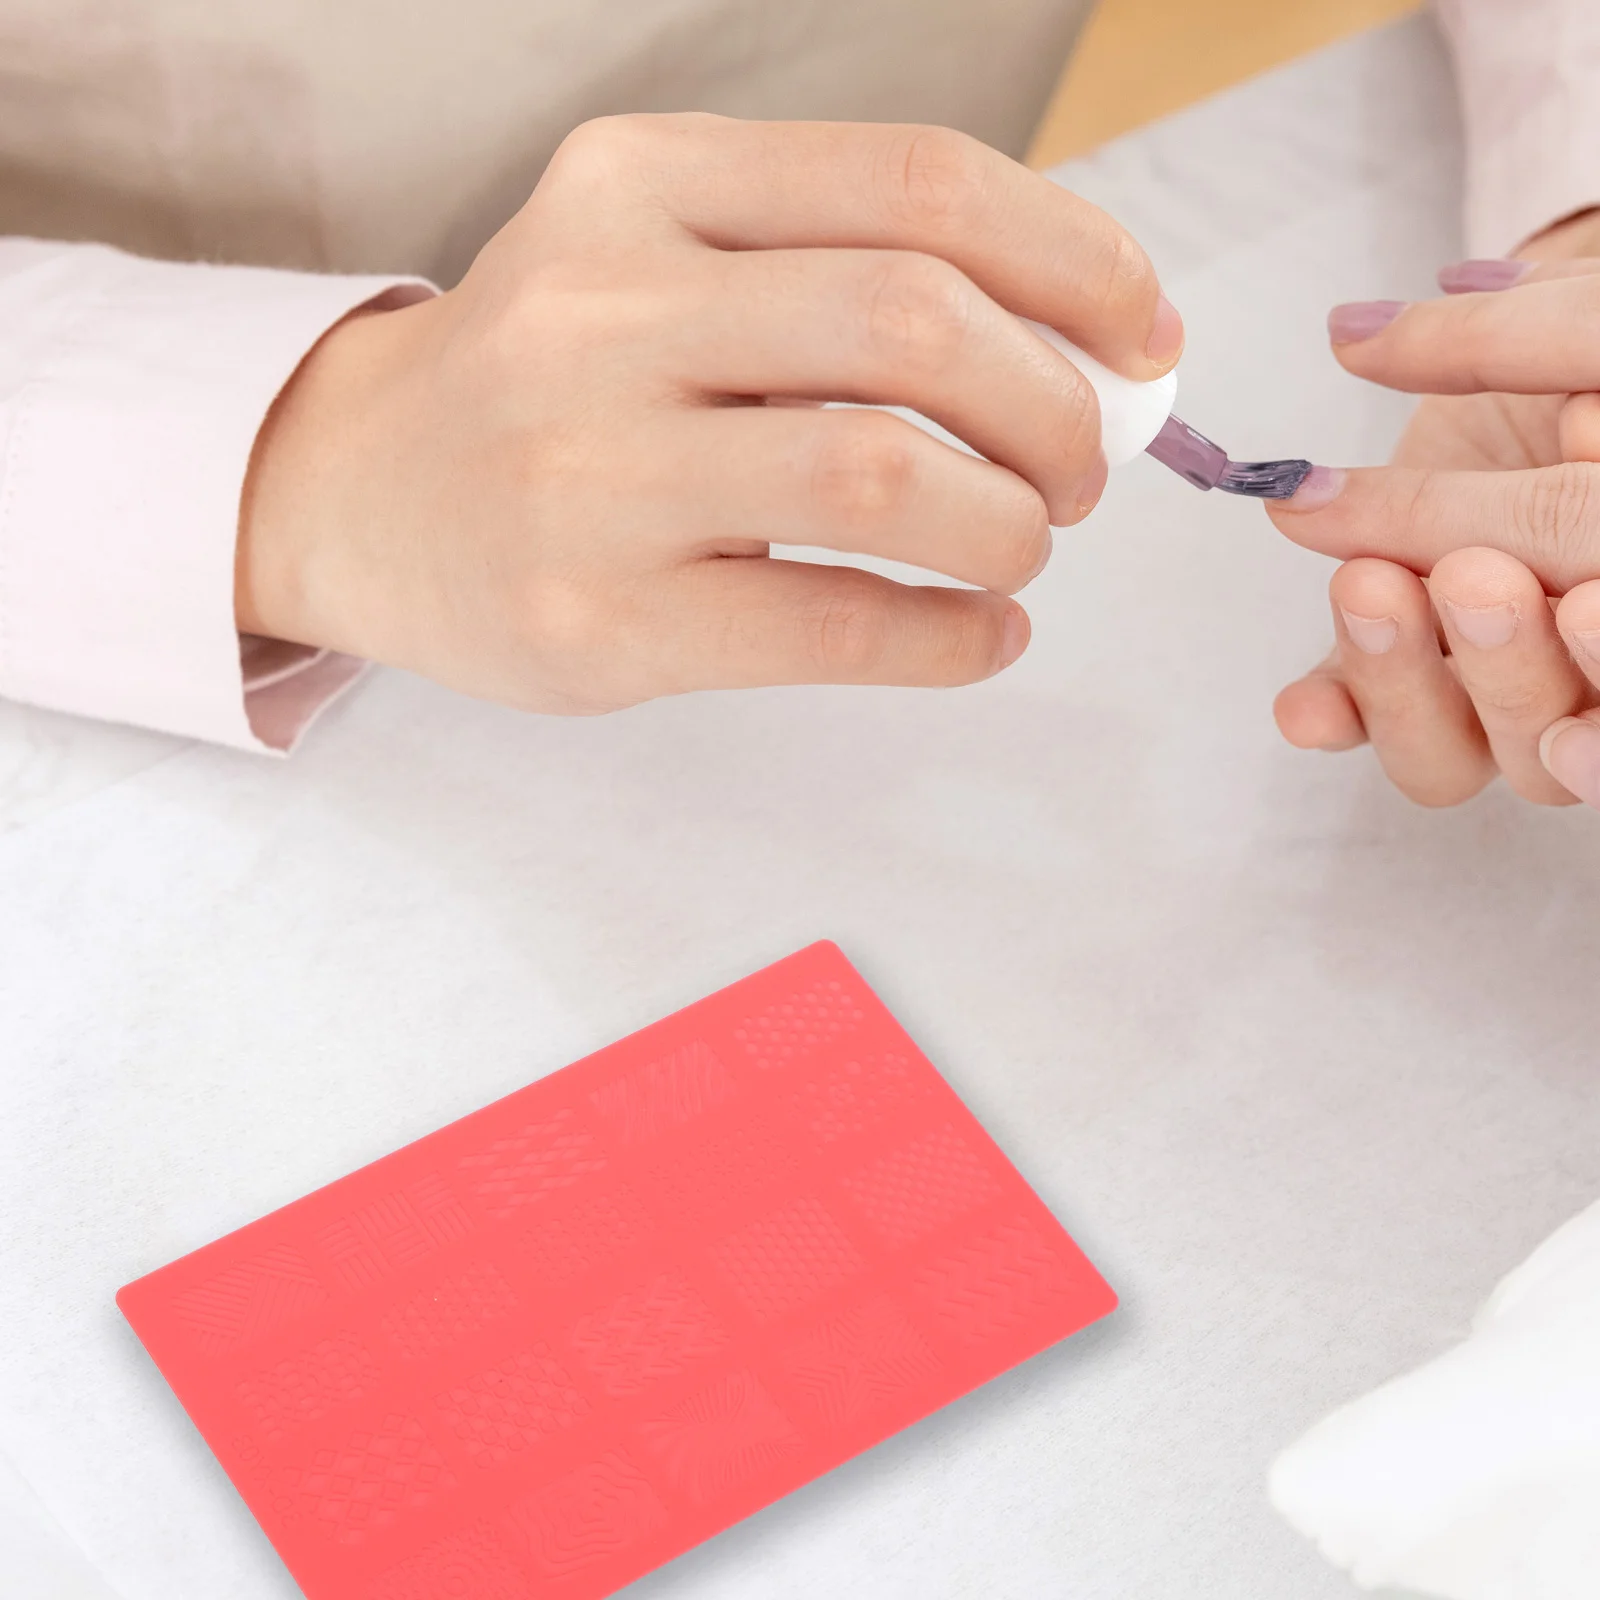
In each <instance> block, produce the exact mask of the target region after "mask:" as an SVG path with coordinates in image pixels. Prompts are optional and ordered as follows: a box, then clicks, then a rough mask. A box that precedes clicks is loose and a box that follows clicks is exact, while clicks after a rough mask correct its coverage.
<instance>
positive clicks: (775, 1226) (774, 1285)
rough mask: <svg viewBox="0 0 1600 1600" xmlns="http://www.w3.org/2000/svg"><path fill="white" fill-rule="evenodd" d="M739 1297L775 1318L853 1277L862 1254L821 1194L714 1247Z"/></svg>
mask: <svg viewBox="0 0 1600 1600" xmlns="http://www.w3.org/2000/svg"><path fill="white" fill-rule="evenodd" d="M711 1255H712V1259H713V1260H715V1261H716V1263H717V1265H718V1266H719V1267H721V1268H722V1270H723V1271H724V1272H725V1273H726V1274H727V1275H728V1277H729V1279H730V1280H731V1281H732V1283H733V1286H734V1289H735V1290H736V1291H737V1293H738V1296H739V1298H740V1299H741V1300H742V1301H743V1302H744V1304H745V1305H746V1306H748V1307H749V1309H750V1311H751V1314H752V1315H754V1316H755V1317H756V1318H758V1319H759V1320H760V1321H763V1322H767V1321H771V1320H772V1319H774V1318H776V1317H781V1316H784V1315H786V1314H787V1313H788V1312H790V1311H793V1310H794V1309H795V1308H796V1307H798V1306H803V1305H805V1304H807V1302H809V1301H811V1300H815V1299H816V1298H817V1296H818V1295H820V1294H825V1293H826V1292H827V1291H828V1290H829V1289H834V1288H837V1287H838V1286H839V1285H840V1284H841V1283H844V1282H846V1281H848V1280H849V1279H850V1278H853V1277H854V1276H855V1275H856V1274H857V1273H858V1272H860V1271H861V1270H862V1260H861V1257H860V1255H859V1254H858V1253H857V1251H856V1247H855V1246H854V1245H853V1244H851V1242H850V1240H849V1239H848V1238H847V1237H846V1236H845V1233H844V1230H843V1229H842V1228H840V1226H839V1224H838V1223H837V1222H835V1221H834V1219H833V1217H832V1216H831V1215H829V1213H828V1210H827V1208H826V1207H825V1206H824V1205H823V1204H822V1202H821V1201H820V1200H815V1199H812V1198H811V1197H809V1196H807V1197H805V1198H802V1199H799V1200H795V1201H792V1202H791V1203H790V1204H789V1205H786V1206H784V1207H783V1209H782V1210H781V1211H775V1212H773V1213H772V1214H771V1215H770V1216H767V1217H763V1218H762V1219H761V1221H760V1222H755V1223H752V1224H751V1225H750V1226H749V1227H748V1228H741V1229H740V1230H739V1231H738V1232H737V1233H735V1234H730V1235H729V1236H728V1238H726V1239H724V1240H723V1241H722V1243H721V1244H719V1245H715V1246H713V1248H712V1251H711Z"/></svg>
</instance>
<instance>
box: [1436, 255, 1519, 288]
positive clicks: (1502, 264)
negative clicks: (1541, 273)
mask: <svg viewBox="0 0 1600 1600" xmlns="http://www.w3.org/2000/svg"><path fill="white" fill-rule="evenodd" d="M1532 270H1533V263H1532V262H1530V261H1504V260H1501V261H1457V262H1456V263H1455V264H1454V265H1453V266H1448V267H1441V268H1440V269H1439V287H1440V288H1441V289H1443V290H1444V292H1445V293H1446V294H1493V293H1495V292H1496V291H1497V290H1500V289H1509V288H1510V287H1511V286H1512V285H1513V284H1516V283H1521V282H1522V280H1523V279H1524V278H1525V277H1527V275H1528V274H1529V273H1530V272H1531V271H1532Z"/></svg>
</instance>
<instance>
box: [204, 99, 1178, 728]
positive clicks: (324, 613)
mask: <svg viewBox="0 0 1600 1600" xmlns="http://www.w3.org/2000/svg"><path fill="white" fill-rule="evenodd" d="M1010 313H1017V314H1018V315H1021V316H1026V317H1031V318H1035V319H1038V320H1040V321H1043V322H1046V323H1048V324H1050V325H1051V326H1053V327H1056V328H1059V329H1060V330H1061V331H1062V332H1064V333H1065V334H1067V335H1068V337H1069V338H1071V339H1073V340H1076V341H1077V342H1078V343H1079V344H1081V345H1082V346H1083V347H1085V348H1086V349H1088V350H1090V351H1091V352H1092V353H1093V354H1094V355H1096V356H1097V357H1099V358H1100V359H1101V360H1102V361H1104V362H1105V363H1106V364H1107V365H1109V366H1111V367H1114V368H1115V369H1116V370H1117V371H1119V372H1122V373H1124V374H1126V375H1127V376H1129V377H1133V378H1139V379H1148V378H1152V377H1156V376H1159V375H1160V374H1162V373H1164V372H1166V371H1167V370H1168V369H1170V368H1171V367H1172V366H1173V365H1174V363H1175V362H1176V361H1177V359H1178V356H1179V354H1180V351H1181V346H1182V338H1183V335H1182V325H1181V323H1180V321H1179V319H1178V316H1177V314H1176V312H1174V311H1173V310H1172V308H1171V307H1170V306H1169V305H1167V303H1166V302H1165V300H1164V299H1163V298H1162V296H1161V292H1160V287H1159V285H1158V283H1157V281H1156V277H1155V273H1154V272H1153V270H1152V269H1151V266H1150V263H1149V261H1148V259H1147V258H1146V257H1145V255H1144V253H1143V251H1141V250H1140V249H1139V247H1138V246H1137V245H1136V244H1135V243H1134V242H1133V240H1132V239H1130V238H1129V237H1128V235H1127V234H1126V233H1124V232H1123V231H1122V230H1121V229H1120V228H1119V227H1117V225H1116V224H1115V223H1113V222H1112V221H1111V219H1110V218H1109V217H1107V216H1106V215H1105V214H1104V213H1103V212H1100V211H1098V210H1097V209H1096V208H1094V207H1093V206H1090V205H1089V204H1087V203H1086V202H1085V201H1082V200H1080V199H1078V198H1077V197H1075V196H1073V195H1070V194H1068V193H1066V192H1065V191H1064V190H1062V189H1060V188H1058V187H1057V186H1055V185H1053V184H1051V183H1049V182H1047V181H1046V180H1044V179H1043V178H1040V177H1038V176H1037V175H1035V174H1033V173H1030V172H1028V171H1027V170H1026V169H1025V168H1023V167H1021V166H1019V165H1018V164H1017V163H1015V162H1013V161H1010V160H1008V159H1006V158H1005V157H1003V156H1001V155H998V154H997V153H996V152H994V151H992V150H989V149H987V148H986V147H984V146H983V145H981V144H978V143H977V142H975V141H973V140H971V139H968V138H966V137H964V136H962V135H960V134H956V133H954V132H951V131H950V130H948V129H937V128H916V127H893V126H880V125H860V126H856V125H842V124H822V123H790V124H774V123H767V124H763V123H748V122H739V121H733V120H729V119H724V118H717V117H709V116H660V117H645V116H630V117H617V118H607V119H603V120H601V121H598V122H593V123H589V124H587V125H585V126H584V127H582V128H580V129H578V130H577V131H576V132H575V133H574V134H573V135H572V136H571V137H570V138H569V139H568V140H567V141H566V143H565V144H564V145H563V146H562V148H561V150H560V151H559V152H558V153H557V155H556V157H555V159H554V160H553V161H552V163H551V165H550V167H549V169H548V170H547V171H546V173H545V175H544V177H543V178H542V179H541V181H540V183H539V186H538V188H537V190H536V191H535V192H534V194H533V196H532V198H531V199H530V200H529V201H528V203H527V205H526V206H525V207H524V208H523V210H522V211H521V212H520V213H519V214H518V215H517V216H516V217H515V218H513V219H512V221H510V222H509V223H508V224H507V225H506V227H505V228H504V229H503V230H502V231H501V232H500V233H499V234H498V235H497V236H496V237H495V238H494V239H493V240H492V241H491V242H490V243H489V244H488V245H487V246H486V247H485V248H484V250H483V252H482V253H481V254H480V256H479V257H478V259H477V261H476V262H475V263H474V264H473V266H472V268H471V270H470V271H469V272H468V273H467V275H466V277H465V278H464V279H463V280H462V282H461V284H460V285H459V286H458V287H457V288H455V289H452V290H450V291H449V292H448V293H446V294H443V295H440V296H438V297H437V298H434V299H430V300H426V301H423V302H421V303H418V304H414V305H411V306H407V307H404V308H401V309H394V310H384V311H377V312H373V313H371V314H366V315H358V316H356V317H353V318H351V319H348V320H347V321H345V322H344V323H341V324H340V325H339V326H338V327H337V328H336V329H334V330H333V331H332V332H331V333H330V334H329V335H328V336H327V337H325V338H324V339H323V340H322V341H321V343H320V344H319V345H318V346H317V347H316V349H315V350H313V351H312V353H311V354H310V356H308V357H307V359H306V361H305V362H304V363H303V364H302V366H301V368H300V370H299V371H298V372H297V373H296V375H295V376H294V378H293V379H292V380H291V382H290V383H289V385H288V386H287V387H286V389H285V390H284V392H283V393H282V395H281V396H280V397H279V399H278V402H277V403H276V405H275V406H274V408H273V411H272V414H271V415H270V417H269V418H268V420H267V424H266V426H265V427H264V428H263V429H262V432H261V435H260V437H259V439H258V442H257V448H256V453H255V458H254V460H253V462H252V465H251V470H250V474H249V479H248V482H247V484H246V487H245V493H244V497H243V503H242V507H241V519H240V537H239V547H238V561H237V582H236V596H235V609H236V613H237V618H238V622H239V625H240V627H241V628H242V629H243V630H244V631H246V632H250V633H259V634H265V635H268V636H271V637H276V638H281V639H289V640H295V641H299V642H302V643H306V644H312V645H318V646H325V647H331V648H334V649H338V650H345V651H349V652H351V653H353V654H356V655H360V656H365V657H368V658H370V659H373V660H377V661H382V662H387V663H390V664H392V665H396V666H402V667H407V668H410V669H412V670H414V671H417V672H420V673H423V674H426V675H427V676H429V677H432V678H435V679H437V680H439V681H440V682H442V683H445V684H448V685H451V686H452V687H455V688H457V689H461V690H464V691H465V692H467V693H470V694H475V695H480V696H483V697H486V698H491V699H496V700H500V701H504V702H507V703H509V704H511V705H515V706H521V707H524V708H527V709H530V710H538V711H546V712H599V711H608V710H613V709H616V708H618V707H621V706H626V705H631V704H634V703H636V702H639V701H642V700H648V699H650V698H652V697H654V696H657V695H666V694H678V693H683V692H685V691H689V690H694V689H708V688H739V687H751V686H757V685H764V684H780V683H803V682H834V683H893V684H917V685H954V684H963V683H970V682H973V681H976V680H978V679H981V678H985V677H988V676H990V675H991V674H992V673H994V672H997V671H999V670H1000V669H1001V668H1003V667H1005V666H1007V665H1009V664H1010V663H1011V662H1012V661H1014V660H1015V659H1016V658H1017V657H1018V656H1019V655H1020V654H1021V653H1022V651H1023V649H1024V648H1025V646H1026V644H1027V640H1028V633H1029V626H1028V619H1027V616H1026V613H1025V612H1024V611H1023V609H1022V607H1021V606H1020V605H1018V604H1017V603H1016V602H1015V601H1014V600H1012V599H1010V598H1009V596H1011V595H1013V594H1014V593H1015V592H1016V591H1018V590H1020V589H1021V588H1023V587H1024V586H1025V585H1026V584H1027V583H1028V582H1029V581H1030V580H1031V579H1032V578H1033V577H1034V576H1035V575H1036V574H1037V573H1038V572H1039V571H1040V569H1041V568H1042V567H1043V565H1044V563H1045V561H1046V560H1047V558H1048V556H1049V553H1050V541H1051V534H1050V527H1051V524H1052V523H1054V524H1056V525H1058V526H1059V525H1063V524H1071V523H1075V522H1077V521H1078V520H1079V519H1080V518H1081V517H1083V516H1084V515H1085V514H1086V513H1087V512H1088V511H1089V509H1091V508H1092V507H1093V505H1094V504H1095V502H1096V501H1097V500H1098V498H1099V495H1100V492H1101V489H1102V488H1103V486H1104V483H1105V463H1104V460H1103V458H1102V456H1101V453H1100V442H1099V414H1098V409H1097V405H1096V402H1095V399H1094V395H1093V391H1092V390H1091V389H1090V388H1089V386H1088V385H1087V383H1086V382H1085V381H1084V380H1083V378H1082V377H1081V376H1080V375H1079V373H1078V372H1077V370H1076V369H1075V368H1074V367H1073V366H1072V365H1071V364H1070V363H1069V362H1068V361H1067V360H1066V359H1065V358H1064V357H1062V356H1060V355H1059V354H1057V352H1055V351H1054V350H1053V349H1051V348H1050V347H1049V346H1048V345H1046V344H1045V343H1044V341H1043V340H1041V339H1040V338H1038V337H1037V335H1035V334H1033V333H1032V332H1030V331H1029V330H1027V329H1025V328H1024V327H1022V325H1021V324H1020V323H1019V322H1018V321H1017V320H1016V317H1015V316H1012V315H1010ZM830 400H845V401H857V402H870V403H888V404H895V405H902V406H908V407H911V408H912V409H914V410H916V411H919V412H921V413H923V414H925V415H927V416H929V417H931V418H933V419H934V420H936V421H937V422H939V423H941V424H943V425H944V426H945V427H946V428H947V429H949V430H950V432H952V433H953V434H955V435H956V436H957V437H958V438H960V439H962V440H964V441H965V442H966V443H967V444H969V445H971V446H972V447H973V449H974V450H976V451H978V452H979V453H980V455H981V456H983V457H985V458H986V459H981V460H980V459H977V458H976V457H974V456H970V455H968V454H966V453H964V452H961V451H958V450H955V449H953V448H951V447H949V446H947V445H945V444H943V443H940V442H938V441H936V440H934V439H933V438H931V437H930V436H929V435H927V434H926V433H924V432H922V431H921V430H919V429H916V428H914V427H912V426H911V425H910V424H909V423H906V422H904V421H902V420H900V419H898V418H896V417H893V416H889V415H886V414H884V413H882V412H878V411H865V410H823V409H821V403H822V402H825V401H830ZM772 542H778V543H782V544H794V545H808V546H812V547H816V548H820V549H823V550H833V551H839V552H849V553H853V554H860V555H871V556H884V557H892V558H894V559H897V560H900V561H907V562H911V563H914V564H916V565H918V566H920V567H923V568H925V569H928V570H931V571H933V572H936V573H941V574H944V575H945V576H946V577H949V578H954V579H957V580H960V582H962V583H963V584H969V585H973V586H974V587H971V588H951V587H949V586H947V585H939V586H928V587H921V586H914V585H906V584H900V583H892V582H890V581H888V580H887V579H885V578H882V577H878V576H875V575H873V574H870V573H867V572H864V571H861V570H859V569H857V568H855V567H847V566H836V565H821V564H816V563H809V562H808V563H800V562H792V561H784V560H778V559H774V558H773V557H772V556H771V555H770V553H769V544H770V543H772Z"/></svg>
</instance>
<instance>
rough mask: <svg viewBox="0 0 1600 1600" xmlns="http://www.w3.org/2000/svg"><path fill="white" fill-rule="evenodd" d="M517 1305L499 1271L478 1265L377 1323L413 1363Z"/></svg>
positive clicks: (447, 1280) (427, 1291)
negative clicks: (379, 1323)
mask: <svg viewBox="0 0 1600 1600" xmlns="http://www.w3.org/2000/svg"><path fill="white" fill-rule="evenodd" d="M516 1303H517V1297H516V1295H514V1294H513V1293H512V1292H511V1285H510V1284H509V1283H507V1282H506V1280H505V1279H504V1278H503V1277H502V1276H501V1275H500V1271H499V1269H498V1268H497V1267H495V1266H493V1265H492V1264H491V1263H489V1262H487V1261H477V1262H474V1263H473V1264H472V1265H471V1266H470V1267H468V1268H467V1270H466V1271H465V1272H463V1273H461V1274H459V1275H458V1276H456V1277H453V1278H446V1279H445V1280H444V1282H442V1283H439V1284H436V1285H435V1286H434V1287H433V1288H432V1289H429V1290H426V1291H425V1292H424V1293H422V1294H419V1295H413V1296H412V1297H411V1299H409V1300H406V1301H403V1302H402V1303H401V1304H400V1305H397V1306H395V1307H394V1308H393V1309H392V1310H390V1311H386V1312H385V1313H384V1314H383V1317H382V1318H381V1325H382V1327H383V1331H384V1332H385V1333H387V1334H388V1335H389V1337H390V1338H391V1339H393V1340H394V1342H395V1343H396V1344H397V1345H399V1347H400V1352H401V1354H402V1355H405V1356H408V1357H410V1358H411V1359H413V1360H417V1359H420V1358H421V1357H423V1356H428V1355H432V1354H433V1353H434V1351H436V1350H442V1349H444V1348H445V1346H446V1345H449V1344H453V1343H454V1342H455V1341H456V1340H457V1339H460V1338H463V1337H465V1336H466V1335H467V1334H469V1333H476V1332H477V1331H478V1329H479V1328H482V1327H486V1326H487V1325H488V1324H489V1323H490V1322H491V1321H492V1320H493V1319H494V1318H495V1317H498V1316H501V1315H503V1314H504V1313H505V1312H507V1311H509V1310H510V1309H511V1308H512V1307H513V1306H514V1305H516Z"/></svg>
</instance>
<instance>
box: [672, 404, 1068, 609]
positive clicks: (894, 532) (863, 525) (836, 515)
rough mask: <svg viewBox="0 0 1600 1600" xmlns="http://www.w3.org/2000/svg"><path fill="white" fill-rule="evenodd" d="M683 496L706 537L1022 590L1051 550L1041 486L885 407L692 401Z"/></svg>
mask: <svg viewBox="0 0 1600 1600" xmlns="http://www.w3.org/2000/svg"><path fill="white" fill-rule="evenodd" d="M681 434H682V437H681V440H680V441H679V443H678V444H677V445H676V446H675V448H674V450H673V456H674V459H675V460H677V461H678V462H679V463H680V464H681V472H680V475H679V481H678V483H677V484H676V485H675V498H676V501H677V503H678V504H680V505H682V506H683V507H684V508H685V511H684V515H685V517H686V519H687V521H688V522H689V523H690V524H692V526H693V528H694V531H695V534H696V537H697V539H698V540H699V541H700V542H701V543H710V544H711V545H713V546H718V547H723V546H726V545H727V544H728V543H730V542H735V541H738V540H741V539H755V540H760V541H763V542H765V543H771V544H792V545H811V546H818V547H821V548H823V549H828V550H848V551H854V552H856V553H857V554H860V555H871V556H882V557H885V558H887V559H888V560H891V561H906V562H910V563H911V564H912V565H914V566H919V567H926V568H928V569H929V570H930V571H933V572H942V573H945V574H946V575H947V576H949V577H952V578H956V579H959V580H960V581H961V582H963V583H974V584H978V585H979V586H981V587H982V588H985V589H992V590H995V591H996V592H998V593H1001V594H1011V593H1013V592H1014V591H1015V590H1017V589H1020V588H1022V587H1023V586H1024V585H1025V584H1027V583H1029V582H1031V581H1032V580H1033V579H1034V578H1035V577H1037V576H1038V574H1039V572H1040V571H1041V569H1042V568H1043V566H1044V564H1045V561H1046V560H1047V559H1048V557H1049V554H1050V522H1049V518H1048V517H1047V515H1046V514H1045V507H1044V501H1043V500H1041V499H1040V498H1039V495H1038V494H1037V492H1036V491H1035V490H1034V489H1032V488H1031V487H1030V486H1029V485H1028V484H1027V483H1025V482H1024V481H1023V480H1022V479H1021V478H1019V477H1018V476H1017V475H1016V474H1015V473H1014V472H1010V471H1007V470H1006V468H1004V467H997V466H994V465H992V464H991V463H989V462H987V461H980V460H978V459H977V458H976V457H973V456H969V455H966V454H964V453H963V452H962V451H959V450H955V449H952V448H951V447H950V446H949V445H947V444H942V443H940V441H939V440H937V439H934V438H931V437H930V436H929V435H928V434H926V433H924V432H923V431H922V429H920V428H916V427H913V426H912V425H911V424H910V423H909V422H905V421H902V420H901V419H900V418H899V417H893V416H890V415H889V414H888V413H887V412H883V411H856V410H848V411H788V410H773V411H769V410H765V409H762V408H759V407H751V408H743V409H739V410H734V411H722V412H712V413H704V412H700V413H695V414H694V415H693V416H691V417H689V418H686V419H685V420H684V423H683V425H682V428H681Z"/></svg>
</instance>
